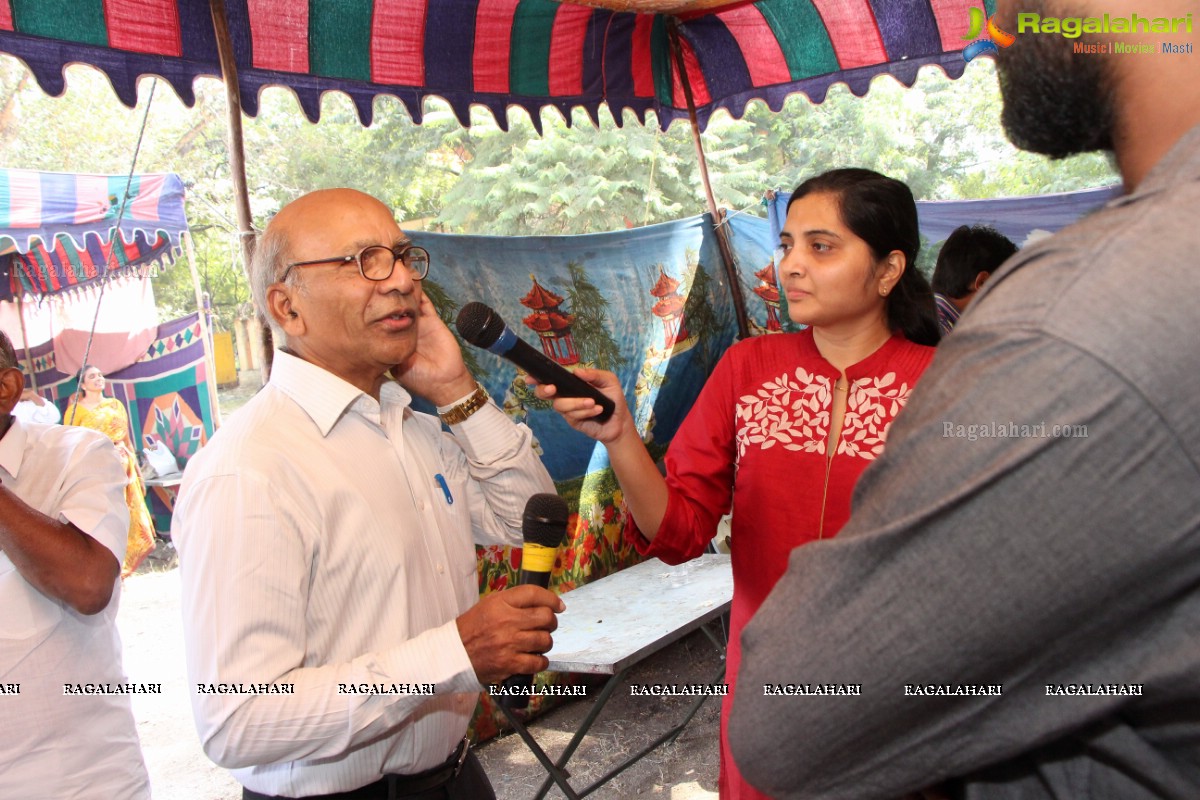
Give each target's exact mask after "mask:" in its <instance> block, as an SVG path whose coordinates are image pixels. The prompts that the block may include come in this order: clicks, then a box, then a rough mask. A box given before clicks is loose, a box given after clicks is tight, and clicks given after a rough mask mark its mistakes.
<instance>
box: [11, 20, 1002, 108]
mask: <svg viewBox="0 0 1200 800" xmlns="http://www.w3.org/2000/svg"><path fill="white" fill-rule="evenodd" d="M593 5H600V4H598V3H593V4H585V3H583V2H554V1H553V0H361V2H353V3H351V2H346V0H225V2H224V6H225V9H226V15H227V17H228V23H229V29H230V38H231V40H232V47H233V52H234V58H235V59H236V61H237V67H238V82H239V84H240V90H241V100H242V107H243V108H244V109H245V110H246V112H247V113H248V114H250V115H254V114H256V113H257V109H258V95H259V91H260V90H261V89H262V88H263V87H264V86H274V85H279V86H287V87H288V88H290V89H292V90H293V91H294V92H295V93H296V96H297V97H298V99H299V101H300V105H301V107H302V108H303V110H304V113H305V114H306V115H307V116H308V118H309V119H310V120H313V121H315V120H316V119H317V118H318V117H319V116H320V110H321V108H320V98H321V94H322V93H323V92H326V91H329V90H338V91H342V92H345V93H346V94H348V95H349V96H350V98H351V99H352V100H353V102H354V104H355V106H356V107H357V109H358V113H359V116H360V118H361V119H362V121H363V122H364V124H369V123H370V121H371V118H372V114H373V104H374V101H375V98H376V97H377V96H378V95H381V94H387V95H392V96H394V97H396V98H398V99H399V100H400V102H402V103H403V104H404V105H405V107H406V108H407V109H408V113H409V114H410V115H411V116H412V117H413V119H415V120H417V121H420V119H421V115H422V104H423V101H424V99H425V98H426V97H429V96H431V95H432V96H437V97H441V98H444V99H445V100H447V101H448V102H449V103H450V105H451V106H452V107H453V108H454V110H455V113H456V114H457V115H458V118H459V119H460V120H462V122H463V124H468V120H469V114H470V112H469V109H470V106H471V105H472V104H476V105H480V106H483V107H486V108H488V109H490V110H491V112H492V114H493V116H495V117H496V119H497V120H498V122H499V123H500V124H501V125H505V124H506V123H507V113H508V109H509V108H510V107H517V108H522V109H525V110H526V111H527V112H529V114H530V116H531V117H532V118H533V120H534V123H535V124H539V115H540V111H541V109H543V108H545V107H551V108H556V109H558V110H559V111H561V112H564V114H565V116H567V117H568V118H569V117H570V113H569V110H570V109H572V108H575V107H582V108H584V109H585V110H586V111H587V112H588V113H589V114H590V115H591V117H592V119H593V120H596V119H598V115H599V107H600V106H601V105H607V106H608V108H609V109H610V111H612V112H613V115H614V117H616V118H618V120H619V119H620V117H621V113H622V110H623V109H629V110H630V111H632V112H633V113H634V114H636V115H637V117H638V119H640V120H642V121H645V116H646V113H647V112H650V111H653V112H654V113H655V115H656V116H657V119H658V122H659V124H660V125H662V126H663V127H664V128H665V127H666V126H667V125H668V124H669V123H670V122H671V121H673V120H675V119H683V118H686V117H687V104H686V102H685V99H684V91H683V80H681V75H680V72H679V70H678V68H677V64H678V60H677V59H676V57H675V56H674V54H673V52H672V50H671V48H670V41H671V31H672V29H675V30H677V31H678V39H679V42H680V48H679V49H680V51H681V52H680V53H679V56H680V57H681V59H682V61H683V63H684V69H685V70H686V73H685V74H686V81H687V84H688V85H689V86H690V88H691V91H692V94H693V96H694V98H695V103H696V106H697V117H698V120H699V123H700V124H701V125H702V126H703V125H705V124H706V123H707V121H708V119H709V117H710V116H711V114H712V113H713V111H715V110H716V109H718V108H725V109H728V110H729V111H730V112H731V113H732V114H733V115H734V116H736V117H740V116H741V115H742V112H743V110H744V108H745V105H746V103H747V102H748V101H749V100H752V99H755V98H758V99H763V100H765V101H766V102H767V103H768V104H769V105H770V107H771V108H772V109H775V110H778V109H779V108H781V107H782V104H783V100H784V98H785V97H786V96H787V95H788V94H791V93H794V92H799V91H802V92H805V93H807V94H808V96H809V97H811V98H812V99H813V100H815V101H817V102H820V101H821V100H822V99H823V98H824V97H825V92H826V90H827V89H828V88H829V86H830V85H832V84H833V83H835V82H839V81H840V82H845V83H846V84H847V85H848V86H849V87H850V89H851V90H852V91H854V92H855V93H857V94H863V93H864V92H865V91H866V90H867V88H868V85H869V84H870V81H871V79H872V78H874V77H875V76H877V75H881V74H890V75H892V76H894V77H895V78H897V79H898V80H900V81H902V82H904V83H905V84H907V85H909V86H911V85H912V83H913V81H914V80H915V79H916V75H917V70H918V69H919V68H920V67H921V66H924V65H927V64H936V65H938V66H939V67H941V69H942V70H943V71H945V72H946V73H947V74H948V75H950V76H951V77H958V76H960V75H961V74H962V71H963V68H964V66H965V62H964V61H963V57H962V55H961V51H962V50H963V47H964V46H965V45H966V44H968V42H969V41H970V35H969V33H970V32H971V31H972V27H971V19H972V17H971V14H970V13H969V12H970V9H971V8H972V7H982V8H983V10H984V11H985V12H986V13H987V14H989V15H990V14H992V13H994V11H995V0H725V1H724V2H721V1H720V0H709V2H704V3H700V4H696V3H686V4H681V3H674V4H665V5H667V6H674V7H680V6H682V8H679V10H678V13H675V14H671V13H666V12H664V13H656V14H649V13H635V12H636V11H637V10H638V9H639V8H640V7H641V6H642V3H641V2H639V0H627V1H625V2H622V1H621V0H607V2H605V3H603V5H605V6H608V8H594V7H591V6H593ZM976 13H978V12H976ZM974 33H975V34H976V36H977V37H979V36H985V32H983V31H980V30H979V29H975V30H974ZM0 51H5V52H8V53H12V54H13V55H15V56H17V57H18V58H20V59H21V60H23V61H24V62H25V63H26V64H28V65H29V67H30V69H31V70H32V71H33V74H34V75H35V76H36V78H37V80H38V83H39V84H40V85H41V87H42V88H43V89H44V90H45V91H46V92H47V93H48V94H51V95H58V94H61V93H62V90H63V82H64V77H63V66H64V65H65V64H67V63H69V62H83V63H87V64H91V65H93V66H96V67H98V68H99V69H101V70H103V71H104V72H105V73H106V74H107V75H108V77H109V79H110V80H111V81H112V84H113V88H114V89H115V90H116V93H117V96H118V97H119V98H120V99H121V101H122V102H124V103H125V104H126V105H130V106H132V105H134V103H135V102H136V99H137V87H136V82H137V78H138V77H139V76H141V75H146V74H153V75H158V76H161V77H163V78H164V79H166V80H167V81H168V82H170V84H171V85H172V87H174V89H175V92H176V93H177V94H178V95H179V96H180V97H181V98H183V100H184V102H186V103H188V104H189V105H190V104H191V103H192V102H193V101H194V93H193V89H192V85H193V81H194V80H195V78H196V77H198V76H200V75H206V76H211V77H219V76H220V75H221V69H220V65H219V61H218V58H217V46H216V41H215V36H214V33H213V23H212V17H211V14H210V11H209V0H0Z"/></svg>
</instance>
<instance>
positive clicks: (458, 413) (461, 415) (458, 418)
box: [438, 384, 491, 425]
mask: <svg viewBox="0 0 1200 800" xmlns="http://www.w3.org/2000/svg"><path fill="white" fill-rule="evenodd" d="M489 399H491V398H490V397H489V396H488V393H487V390H486V389H484V388H483V387H482V386H480V385H479V384H475V391H474V392H471V396H470V397H468V398H467V399H466V400H463V401H462V402H461V403H459V404H458V405H455V406H451V407H450V408H449V409H447V410H446V411H441V412H438V417H440V418H441V420H442V422H444V423H446V424H447V425H457V424H458V423H460V422H462V421H463V420H465V419H467V418H468V417H470V416H471V415H472V414H474V413H475V412H476V411H478V410H479V409H481V408H483V407H484V406H485V405H487V401H488V400H489Z"/></svg>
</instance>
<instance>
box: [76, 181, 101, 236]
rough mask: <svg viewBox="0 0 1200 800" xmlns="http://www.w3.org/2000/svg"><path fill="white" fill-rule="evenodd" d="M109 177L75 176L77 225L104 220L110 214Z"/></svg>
mask: <svg viewBox="0 0 1200 800" xmlns="http://www.w3.org/2000/svg"><path fill="white" fill-rule="evenodd" d="M108 209H109V203H108V176H107V175H76V176H75V220H74V221H75V224H76V225H83V224H85V223H88V222H95V221H96V220H101V219H104V215H105V214H107V213H108Z"/></svg>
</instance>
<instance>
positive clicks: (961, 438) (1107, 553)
mask: <svg viewBox="0 0 1200 800" xmlns="http://www.w3.org/2000/svg"><path fill="white" fill-rule="evenodd" d="M943 348H945V351H944V352H940V353H939V354H938V357H937V358H936V359H935V361H934V364H933V365H932V367H931V368H930V370H929V371H928V372H927V373H926V375H925V376H924V378H923V379H922V382H921V383H920V384H919V385H918V386H917V389H916V391H915V392H914V395H913V397H912V398H911V400H910V402H909V404H908V406H907V408H906V409H905V411H904V413H903V414H901V415H900V417H899V419H897V421H896V422H895V424H894V425H893V427H892V429H891V432H890V434H889V442H888V445H887V448H886V450H885V452H884V455H883V457H882V458H881V459H880V461H879V462H878V463H877V464H875V465H874V466H873V467H872V468H871V469H869V470H867V472H866V473H864V475H863V477H862V479H861V480H860V482H859V485H858V487H857V489H856V492H855V497H854V511H853V516H852V517H851V520H850V522H849V523H848V524H847V525H846V527H845V528H844V529H843V531H842V532H841V533H840V534H839V535H838V536H837V538H835V539H833V540H830V541H823V542H816V543H813V544H809V545H806V546H804V547H800V548H797V549H796V550H795V551H793V553H792V555H791V558H790V561H789V567H788V570H787V572H786V573H785V575H784V576H783V578H782V579H781V580H780V581H779V583H778V584H777V585H776V586H775V588H774V590H773V591H772V593H771V595H770V596H769V597H768V599H767V600H766V602H765V603H764V604H763V606H762V607H761V608H760V609H759V611H758V613H757V614H756V616H755V617H754V618H753V620H752V621H751V622H750V624H749V625H748V626H747V628H746V629H745V632H744V634H743V637H742V648H743V650H742V652H743V655H742V666H741V673H740V676H739V679H738V684H737V692H736V700H735V703H734V707H733V712H732V716H731V720H730V728H729V730H730V742H731V745H732V749H733V753H734V756H735V759H736V761H737V763H738V766H739V767H740V768H741V770H742V772H743V774H744V775H745V777H746V778H747V779H748V780H750V781H751V782H752V783H753V784H755V785H756V786H758V787H760V788H761V789H763V790H764V791H767V792H769V793H771V794H772V795H773V796H778V797H786V798H808V797H814V798H815V797H822V798H854V799H855V800H865V799H867V798H876V797H878V798H894V797H897V796H899V795H902V794H904V793H905V792H908V791H914V790H918V789H921V788H924V787H927V786H931V785H933V784H937V783H939V782H940V781H942V780H945V779H947V778H951V777H955V776H963V775H970V774H972V773H977V772H979V771H980V770H983V769H985V768H988V767H991V766H994V765H1002V764H1004V763H1005V762H1009V761H1011V760H1013V759H1016V758H1019V757H1021V756H1022V754H1028V753H1030V752H1031V751H1036V750H1037V749H1038V748H1045V747H1051V746H1061V744H1062V743H1063V742H1064V741H1070V740H1072V739H1076V740H1079V741H1086V740H1088V739H1089V738H1090V737H1093V735H1094V736H1095V741H1096V742H1100V741H1101V739H1102V737H1101V736H1100V734H1099V733H1098V731H1100V730H1101V729H1107V730H1109V732H1111V729H1112V728H1113V727H1117V728H1121V727H1136V726H1139V725H1140V726H1142V727H1143V730H1141V731H1139V734H1138V736H1137V737H1135V738H1138V739H1139V740H1140V741H1142V742H1143V743H1145V742H1147V741H1149V744H1148V745H1147V747H1146V750H1147V751H1148V752H1151V751H1153V749H1154V744H1155V742H1154V741H1153V740H1154V739H1155V738H1156V737H1159V738H1162V739H1169V738H1170V737H1171V736H1173V735H1175V734H1174V733H1172V731H1171V726H1170V725H1169V724H1168V720H1169V719H1170V716H1171V714H1172V710H1171V706H1172V704H1177V703H1178V702H1179V701H1180V699H1181V698H1186V697H1191V698H1194V697H1195V696H1196V694H1197V690H1198V689H1200V686H1198V685H1197V674H1198V673H1200V668H1198V666H1197V646H1196V640H1195V639H1194V634H1195V631H1196V626H1197V620H1196V617H1195V616H1194V615H1195V613H1196V610H1197V604H1196V601H1195V587H1196V586H1197V585H1198V584H1200V537H1198V536H1197V533H1196V531H1197V526H1198V521H1200V500H1198V499H1197V495H1198V493H1197V491H1196V487H1197V485H1198V484H1197V475H1196V465H1195V464H1194V463H1193V462H1192V461H1191V460H1190V459H1189V458H1188V457H1187V454H1186V453H1185V452H1184V450H1183V449H1182V448H1181V446H1180V443H1179V441H1178V440H1177V439H1176V437H1175V435H1174V434H1173V433H1172V431H1171V430H1170V428H1169V426H1168V425H1167V424H1166V423H1165V422H1164V421H1163V420H1162V418H1161V417H1160V416H1159V415H1158V414H1157V413H1156V412H1155V410H1154V409H1153V407H1152V406H1151V404H1150V403H1148V402H1147V399H1146V398H1145V397H1143V396H1142V394H1141V393H1140V391H1141V390H1140V389H1139V387H1137V386H1134V385H1131V384H1129V383H1128V382H1126V381H1125V380H1124V379H1123V378H1122V377H1121V376H1119V375H1117V374H1115V373H1114V372H1112V371H1111V370H1110V369H1109V368H1108V367H1106V366H1105V365H1104V364H1103V363H1100V362H1099V361H1097V360H1096V359H1094V358H1093V357H1091V356H1089V355H1088V354H1086V353H1083V352H1081V351H1079V350H1078V349H1076V348H1074V347H1072V346H1071V345H1069V344H1067V343H1065V342H1063V341H1060V340H1058V339H1055V338H1053V337H1052V336H1050V335H1048V334H1046V333H1044V332H1041V331H1037V330H1028V331H1016V332H1014V331H1012V330H989V329H988V328H986V327H984V326H974V327H971V328H970V329H969V330H964V331H961V332H959V331H956V332H955V334H954V335H953V336H952V337H950V338H949V339H948V340H947V341H946V342H945V343H944V345H943ZM946 351H948V352H946ZM959 426H962V427H959ZM970 426H976V427H974V428H972V427H970ZM1001 426H1003V427H1001ZM1022 426H1030V427H1022ZM1039 426H1044V427H1039ZM1055 426H1065V427H1061V428H1059V429H1057V430H1056V429H1055ZM1189 594H1190V595H1191V598H1192V599H1191V600H1189V599H1188V598H1189ZM1189 603H1190V605H1189ZM1189 613H1190V614H1192V615H1193V616H1191V623H1190V624H1191V635H1182V634H1184V633H1186V629H1187V624H1186V623H1184V624H1182V625H1180V624H1172V622H1171V621H1172V620H1174V621H1179V620H1180V619H1181V618H1186V615H1187V614H1189ZM1164 620H1167V622H1164ZM1147 653H1152V654H1153V658H1147ZM809 682H811V683H814V684H815V683H839V684H861V696H857V697H854V696H850V697H845V696H841V697H839V696H765V695H764V685H766V684H779V683H809ZM1068 683H1070V684H1086V683H1094V684H1112V683H1121V684H1142V685H1143V686H1144V694H1143V696H1140V697H1137V696H1132V697H1131V696H1128V695H1117V696H1104V697H1060V696H1048V693H1047V686H1048V685H1058V684H1068ZM995 684H1000V685H1001V687H1002V689H1001V695H1000V696H998V697H997V696H971V695H968V696H933V697H929V696H911V695H906V693H905V687H906V685H918V686H929V685H935V686H944V685H950V686H957V685H995ZM1191 702H1192V703H1193V704H1194V702H1195V701H1194V699H1193V700H1192V701H1191ZM1155 719H1157V720H1159V722H1160V723H1161V724H1157V723H1155V724H1150V721H1152V720H1155ZM1192 735H1195V730H1194V729H1193V730H1192ZM1118 738H1121V737H1118ZM1123 738H1126V739H1127V738H1129V737H1123ZM1160 743H1161V742H1160ZM1176 744H1178V740H1177V741H1176ZM1098 746H1099V747H1103V744H1101V745H1098ZM1166 746H1167V747H1169V746H1170V743H1169V742H1168V743H1166ZM1084 749H1086V747H1085V748H1084ZM1181 752H1182V749H1181ZM1093 755H1096V756H1097V757H1098V758H1099V759H1100V760H1103V759H1104V755H1103V754H1102V753H1101V754H1095V753H1093ZM1114 757H1118V756H1114ZM1119 757H1121V758H1127V757H1129V753H1128V752H1126V753H1123V754H1122V755H1121V756H1119ZM1134 758H1135V760H1136V756H1135V757H1134ZM1151 760H1152V759H1150V758H1149V757H1148V758H1147V762H1146V764H1144V765H1143V766H1145V767H1146V768H1147V770H1148V771H1150V770H1151V765H1150V763H1149V762H1150V761H1151ZM1152 766H1153V769H1155V770H1158V769H1161V764H1160V763H1159V762H1155V763H1154V764H1153V765H1152ZM1139 768H1140V767H1139V766H1138V765H1137V764H1132V765H1124V766H1123V768H1122V770H1121V772H1122V773H1128V772H1130V771H1131V770H1132V771H1134V772H1136V771H1137V770H1138V769H1139ZM1093 780H1094V776H1093ZM1147 780H1155V781H1159V782H1160V784H1159V785H1160V786H1161V785H1162V784H1161V782H1163V781H1166V782H1170V781H1171V780H1172V778H1171V777H1170V775H1166V776H1163V775H1160V776H1158V777H1155V778H1151V777H1150V776H1149V775H1148V776H1147ZM1089 786H1094V784H1093V783H1086V784H1084V785H1077V786H1075V787H1071V786H1060V787H1058V788H1059V790H1061V791H1062V792H1063V794H1062V795H1061V796H1080V797H1083V796H1099V795H1096V794H1090V795H1089V792H1088V787H1089ZM1046 788H1047V787H1045V786H1042V787H1041V789H1042V792H1045V794H1046V796H1050V794H1051V793H1050V792H1047V791H1046ZM1112 788H1113V787H1112V786H1110V787H1109V789H1112ZM1168 794H1170V793H1169V792H1163V796H1167V795H1168ZM1181 794H1182V793H1181ZM1054 796H1060V795H1054ZM1109 796H1117V795H1109ZM1122 796H1124V795H1122Z"/></svg>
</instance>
